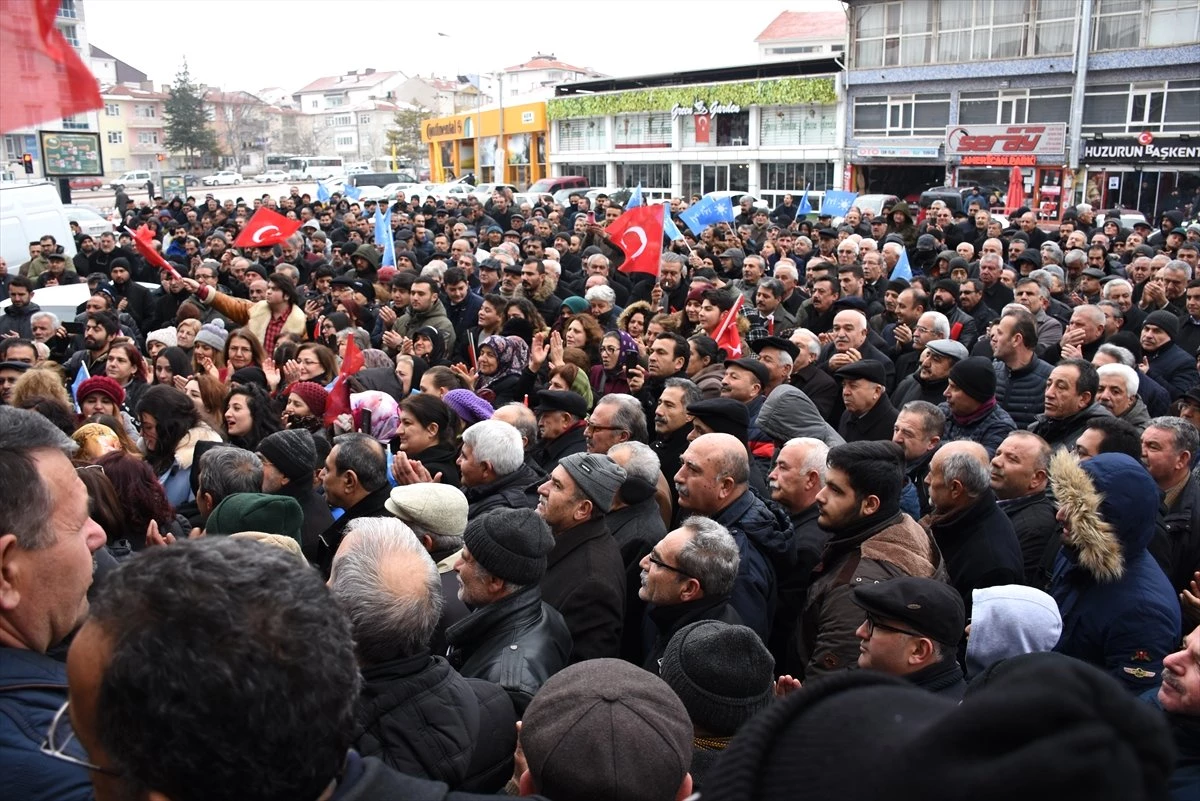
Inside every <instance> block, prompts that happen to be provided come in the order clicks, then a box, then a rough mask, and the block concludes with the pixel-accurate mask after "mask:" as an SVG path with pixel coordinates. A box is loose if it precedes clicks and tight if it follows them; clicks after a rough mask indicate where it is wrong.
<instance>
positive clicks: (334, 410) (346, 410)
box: [324, 337, 366, 426]
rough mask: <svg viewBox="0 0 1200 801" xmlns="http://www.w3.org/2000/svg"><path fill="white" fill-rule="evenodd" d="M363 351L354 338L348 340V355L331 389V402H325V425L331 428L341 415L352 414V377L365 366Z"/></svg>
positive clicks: (344, 358)
mask: <svg viewBox="0 0 1200 801" xmlns="http://www.w3.org/2000/svg"><path fill="white" fill-rule="evenodd" d="M365 363H366V362H365V360H364V359H363V355H362V351H361V350H359V348H358V343H357V342H355V341H354V337H347V338H346V355H345V356H343V357H342V367H341V369H340V370H338V377H337V380H335V381H334V382H333V386H332V387H330V388H329V400H328V401H326V402H325V421H324V422H325V425H327V426H331V425H333V423H334V421H335V420H337V418H338V415H340V414H350V413H351V411H350V376H352V375H354V374H355V373H357V372H358V371H359V370H361V369H362V368H363V364H365Z"/></svg>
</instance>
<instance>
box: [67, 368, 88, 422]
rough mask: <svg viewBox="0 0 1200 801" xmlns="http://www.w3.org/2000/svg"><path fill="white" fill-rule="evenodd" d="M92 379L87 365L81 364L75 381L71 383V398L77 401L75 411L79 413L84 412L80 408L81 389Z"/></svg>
mask: <svg viewBox="0 0 1200 801" xmlns="http://www.w3.org/2000/svg"><path fill="white" fill-rule="evenodd" d="M91 377H92V375H91V373H89V372H88V369H87V364H86V363H82V362H81V363H80V365H79V370H78V371H77V372H76V373H75V380H74V381H73V382H71V397H72V398H74V399H75V411H77V412H82V411H83V409H81V408H80V406H79V387H80V385H81V384H83V382H84V381H87V380H88V379H89V378H91Z"/></svg>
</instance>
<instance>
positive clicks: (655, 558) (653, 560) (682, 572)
mask: <svg viewBox="0 0 1200 801" xmlns="http://www.w3.org/2000/svg"><path fill="white" fill-rule="evenodd" d="M646 558H648V559H649V560H650V564H652V565H658V566H659V567H661V568H662V569H664V570H670V571H671V572H672V573H678V574H679V575H681V576H683V577H684V578H690V579H696V581H699V580H700V579H698V578H696V577H695V576H693V575H692V574H691V573H689V572H687V571H686V570H680V569H679V568H677V567H675V566H674V565H668V564H667V563H666V562H664V561H663V560H661V559H659V558H658V556H657V555H655V553H654V551H651V552H650V553H649V554H647V555H646Z"/></svg>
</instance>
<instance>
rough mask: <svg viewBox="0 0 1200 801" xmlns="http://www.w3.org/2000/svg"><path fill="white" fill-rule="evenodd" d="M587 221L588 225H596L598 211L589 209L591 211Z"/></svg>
mask: <svg viewBox="0 0 1200 801" xmlns="http://www.w3.org/2000/svg"><path fill="white" fill-rule="evenodd" d="M587 223H588V225H595V224H596V212H594V211H589V212H588V213H587Z"/></svg>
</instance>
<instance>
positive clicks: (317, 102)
mask: <svg viewBox="0 0 1200 801" xmlns="http://www.w3.org/2000/svg"><path fill="white" fill-rule="evenodd" d="M320 107H321V101H320V100H314V101H312V105H310V106H309V108H320Z"/></svg>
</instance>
